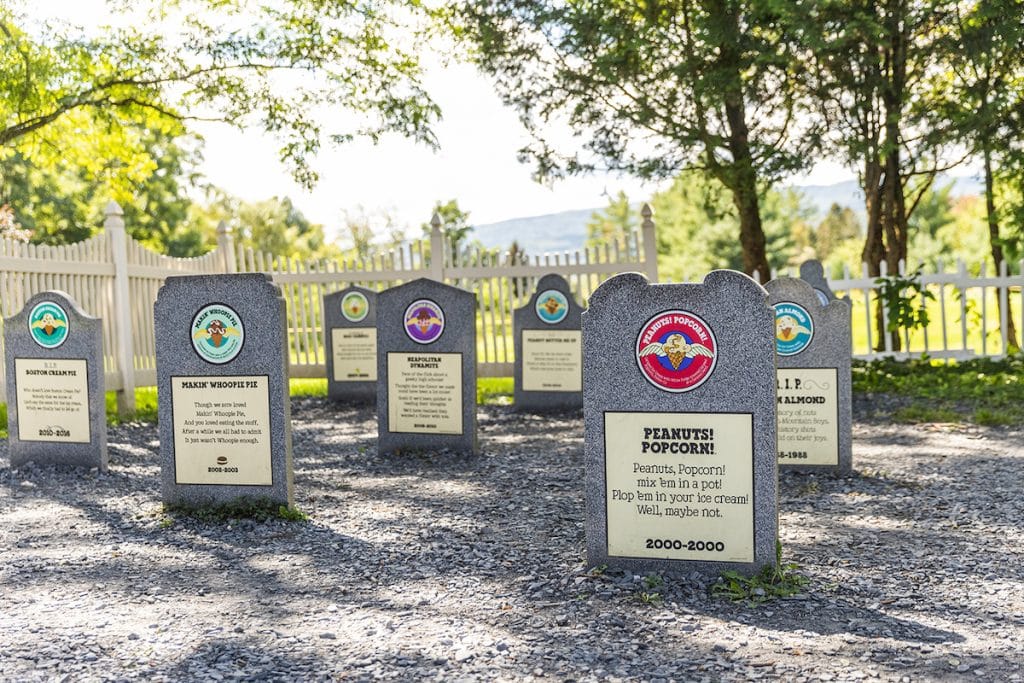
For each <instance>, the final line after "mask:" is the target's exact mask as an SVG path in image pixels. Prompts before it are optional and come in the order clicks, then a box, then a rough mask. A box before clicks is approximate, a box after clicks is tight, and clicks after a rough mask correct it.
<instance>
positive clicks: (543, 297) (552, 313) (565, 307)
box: [535, 289, 569, 325]
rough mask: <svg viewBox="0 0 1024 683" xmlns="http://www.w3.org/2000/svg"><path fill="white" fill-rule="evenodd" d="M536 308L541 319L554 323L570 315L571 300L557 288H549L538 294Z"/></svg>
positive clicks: (550, 323)
mask: <svg viewBox="0 0 1024 683" xmlns="http://www.w3.org/2000/svg"><path fill="white" fill-rule="evenodd" d="M535 310H536V311H537V317H538V318H540V319H541V321H543V322H546V323H547V324H549V325H554V324H555V323H560V322H562V321H563V320H565V316H567V315H569V300H568V299H566V298H565V294H562V293H561V292H559V291H558V290H557V289H548V290H545V291H543V292H541V293H540V294H538V295H537V305H536V306H535Z"/></svg>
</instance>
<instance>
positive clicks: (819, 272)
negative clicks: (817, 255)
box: [800, 259, 838, 306]
mask: <svg viewBox="0 0 1024 683" xmlns="http://www.w3.org/2000/svg"><path fill="white" fill-rule="evenodd" d="M800 279H801V280H803V281H804V282H806V283H807V284H809V285H810V286H811V287H813V288H814V293H815V294H816V295H817V297H818V301H820V302H821V305H822V306H827V305H828V302H829V301H835V300H836V299H837V298H838V297H837V296H836V295H835V292H833V291H832V288H831V287H830V286H829V284H828V280H826V279H825V268H824V266H822V265H821V261H817V260H815V259H810V260H808V261H804V262H803V263H801V264H800Z"/></svg>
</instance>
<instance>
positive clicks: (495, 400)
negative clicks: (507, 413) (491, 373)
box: [476, 377, 514, 406]
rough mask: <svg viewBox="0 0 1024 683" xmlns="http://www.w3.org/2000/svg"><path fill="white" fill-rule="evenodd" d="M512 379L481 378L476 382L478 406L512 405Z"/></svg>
mask: <svg viewBox="0 0 1024 683" xmlns="http://www.w3.org/2000/svg"><path fill="white" fill-rule="evenodd" d="M513 389H514V387H513V381H512V378H511V377H479V378H477V380H476V403H477V405H481V406H483V405H499V406H501V405H506V406H507V405H509V404H511V403H512V396H513Z"/></svg>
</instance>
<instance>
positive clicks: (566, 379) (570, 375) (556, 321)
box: [512, 275, 583, 411]
mask: <svg viewBox="0 0 1024 683" xmlns="http://www.w3.org/2000/svg"><path fill="white" fill-rule="evenodd" d="M582 313H583V310H582V309H581V308H580V306H579V304H577V303H576V300H575V299H573V297H572V290H571V289H570V288H569V283H568V282H566V281H565V278H563V277H562V276H561V275H545V276H544V277H542V278H541V279H540V280H539V281H538V282H537V289H536V291H535V292H534V293H533V296H532V297H530V300H529V301H528V302H527V304H526V305H525V306H523V307H522V308H519V309H516V310H515V312H514V313H513V315H512V329H513V334H514V335H515V355H516V361H515V389H514V391H515V404H514V405H515V409H516V410H522V411H544V410H552V409H554V410H579V409H581V408H583V348H582V332H581V330H580V324H581V323H580V315H581V314H582Z"/></svg>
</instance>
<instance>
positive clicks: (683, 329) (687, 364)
mask: <svg viewBox="0 0 1024 683" xmlns="http://www.w3.org/2000/svg"><path fill="white" fill-rule="evenodd" d="M717 361H718V342H717V341H715V334H714V332H712V331H711V327H710V326H709V325H708V324H707V323H706V322H704V321H703V320H701V319H700V318H699V317H697V316H696V315H694V314H693V313H689V312H687V311H664V312H662V313H659V314H658V315H656V316H654V317H653V318H651V319H650V320H648V321H647V324H645V325H644V326H643V327H642V328H641V330H640V334H639V336H637V338H636V362H637V365H638V366H640V372H642V373H643V375H644V377H646V378H647V381H648V382H650V383H651V384H653V385H654V386H656V387H658V388H659V389H662V390H664V391H671V392H673V393H682V392H684V391H691V390H693V389H696V388H697V387H699V386H700V385H701V384H703V383H704V382H706V381H707V379H708V377H710V376H711V373H712V372H714V370H715V363H716V362H717Z"/></svg>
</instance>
